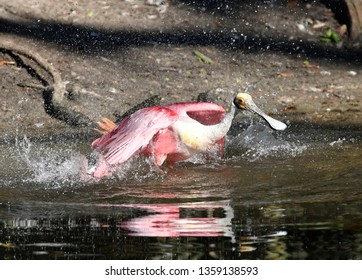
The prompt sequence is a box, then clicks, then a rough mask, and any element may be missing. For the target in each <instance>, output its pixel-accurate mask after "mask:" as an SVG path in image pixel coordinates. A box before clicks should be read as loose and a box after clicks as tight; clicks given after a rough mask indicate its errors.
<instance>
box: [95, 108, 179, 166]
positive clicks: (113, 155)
mask: <svg viewBox="0 0 362 280" xmlns="http://www.w3.org/2000/svg"><path fill="white" fill-rule="evenodd" d="M177 119H178V114H177V113H176V112H174V111H172V110H171V109H169V108H165V107H161V106H154V107H149V108H144V109H141V110H138V111H137V112H135V113H133V114H132V115H130V116H128V117H127V118H125V119H124V120H122V121H121V122H120V124H119V125H118V126H117V127H116V128H115V129H114V130H112V131H111V132H109V133H107V134H105V135H103V136H102V137H100V138H98V139H96V140H95V141H93V143H92V147H93V149H95V150H97V151H98V152H100V153H101V154H102V155H103V156H104V158H105V159H106V161H107V163H108V164H116V163H122V162H125V161H126V160H127V159H129V158H130V157H131V156H132V155H133V154H134V153H136V152H137V151H138V150H140V149H142V148H145V147H146V146H147V145H148V144H149V142H150V141H151V139H152V138H153V136H154V135H155V134H156V133H157V132H159V131H160V130H162V129H165V128H167V127H169V126H170V125H171V124H173V123H174V122H175V121H176V120H177Z"/></svg>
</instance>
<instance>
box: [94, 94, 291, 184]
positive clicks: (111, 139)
mask: <svg viewBox="0 0 362 280" xmlns="http://www.w3.org/2000/svg"><path fill="white" fill-rule="evenodd" d="M235 108H238V109H241V110H248V111H251V112H254V113H256V114H258V115H260V116H261V117H262V118H264V119H265V120H266V121H267V122H268V124H269V125H270V126H271V127H272V128H273V129H275V130H284V129H285V128H286V127H287V126H286V125H285V124H284V123H282V122H280V121H278V120H275V119H273V118H271V117H270V116H268V115H266V114H265V113H264V112H262V111H261V110H260V109H259V108H258V107H257V106H256V105H255V103H254V102H253V100H252V98H251V96H250V95H249V94H247V93H239V94H237V95H236V97H235V98H234V100H233V101H232V104H231V107H230V109H229V111H228V112H226V111H225V109H224V108H223V107H221V106H220V105H217V104H214V103H209V102H188V103H176V104H171V105H168V106H153V107H148V108H144V109H140V110H138V111H136V112H135V113H133V114H132V115H130V116H128V117H126V118H125V119H123V120H122V121H121V122H120V123H119V124H118V125H116V124H115V123H113V122H112V121H110V120H108V119H106V118H104V119H103V123H99V126H100V128H102V129H103V130H102V131H99V132H101V133H102V134H103V136H101V137H100V138H98V139H96V140H95V141H93V143H92V147H93V149H94V150H96V151H97V152H98V153H99V158H98V162H97V163H96V165H95V166H93V167H92V168H90V169H89V170H88V173H89V174H93V176H94V177H97V178H100V177H103V176H107V175H110V174H111V173H112V172H113V171H114V169H115V167H116V166H117V165H118V164H121V163H123V162H125V161H127V160H128V159H129V158H130V157H132V156H133V155H135V154H141V155H144V156H147V157H150V158H151V159H152V160H153V162H154V163H155V165H157V166H161V165H162V164H163V163H164V162H166V163H167V164H168V165H169V166H170V167H172V166H173V165H174V164H175V163H176V162H178V161H182V160H185V159H187V158H189V157H191V156H192V155H194V154H195V153H197V152H201V153H206V154H207V153H208V152H210V151H212V150H213V151H217V152H219V153H220V154H221V155H222V154H223V151H224V139H225V135H226V134H227V132H228V131H229V129H230V126H231V123H232V120H233V118H234V114H235Z"/></svg>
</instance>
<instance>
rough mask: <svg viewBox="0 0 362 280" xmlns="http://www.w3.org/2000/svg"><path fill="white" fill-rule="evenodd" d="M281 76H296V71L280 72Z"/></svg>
mask: <svg viewBox="0 0 362 280" xmlns="http://www.w3.org/2000/svg"><path fill="white" fill-rule="evenodd" d="M279 77H283V78H290V77H294V73H292V72H280V73H279Z"/></svg>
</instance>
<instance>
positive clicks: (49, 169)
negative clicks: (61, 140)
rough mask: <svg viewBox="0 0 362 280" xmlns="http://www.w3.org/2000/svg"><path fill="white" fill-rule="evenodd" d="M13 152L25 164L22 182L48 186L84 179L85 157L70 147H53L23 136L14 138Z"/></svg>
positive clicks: (52, 186)
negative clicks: (32, 141)
mask: <svg viewBox="0 0 362 280" xmlns="http://www.w3.org/2000/svg"><path fill="white" fill-rule="evenodd" d="M15 152H16V153H17V155H18V157H17V158H18V160H19V161H20V163H21V164H23V165H25V170H26V171H25V174H24V175H23V179H22V181H23V182H24V183H38V184H42V185H46V186H47V187H50V188H57V187H64V186H73V185H75V184H77V183H79V182H80V181H81V180H82V179H84V175H85V169H86V167H87V159H86V157H85V156H84V155H82V154H80V153H79V152H75V151H74V150H72V149H68V148H67V149H62V148H59V149H55V148H54V147H46V146H45V145H40V144H37V145H36V146H34V145H33V144H32V143H31V141H30V140H29V139H28V138H27V137H26V136H24V138H23V139H21V140H19V139H17V140H16V147H15Z"/></svg>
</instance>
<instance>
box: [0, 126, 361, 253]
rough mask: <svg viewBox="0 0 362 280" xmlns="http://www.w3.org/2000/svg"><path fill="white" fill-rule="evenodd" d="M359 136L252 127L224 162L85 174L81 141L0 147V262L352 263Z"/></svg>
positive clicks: (137, 164)
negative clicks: (100, 177)
mask: <svg viewBox="0 0 362 280" xmlns="http://www.w3.org/2000/svg"><path fill="white" fill-rule="evenodd" d="M361 148H362V145H361V133H360V132H358V131H347V130H345V131H339V130H320V129H312V128H308V129H307V128H294V129H293V128H291V129H289V130H288V131H285V132H283V133H278V134H275V133H274V132H272V131H271V130H270V129H269V128H265V127H264V126H263V125H258V124H253V125H251V126H250V127H249V128H247V129H246V130H245V131H244V132H243V133H241V134H238V135H233V136H231V137H230V138H229V141H228V144H227V156H226V158H225V159H218V160H215V159H209V160H207V159H205V158H203V157H196V158H193V159H190V160H189V161H188V162H185V163H181V164H179V165H177V166H176V168H174V169H172V170H167V171H166V172H165V173H159V172H157V171H156V170H154V169H153V167H152V166H151V165H150V164H149V162H148V161H147V160H142V159H134V160H132V161H130V162H128V163H127V164H126V165H125V166H123V167H122V168H120V169H119V170H118V172H117V175H116V176H114V177H113V178H109V179H106V180H101V181H96V180H92V179H90V178H87V176H85V170H86V163H87V157H88V156H89V154H90V152H91V151H90V149H89V143H85V142H82V141H79V142H73V143H72V144H70V143H68V142H67V143H51V141H43V142H42V143H37V142H32V141H30V140H29V139H27V138H26V137H25V138H24V137H18V139H17V142H16V143H7V144H6V143H5V144H3V145H2V146H1V150H0V159H1V162H2V165H1V167H0V259H361V258H362V242H361V241H362V189H361V175H362V168H361V166H362V152H361Z"/></svg>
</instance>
